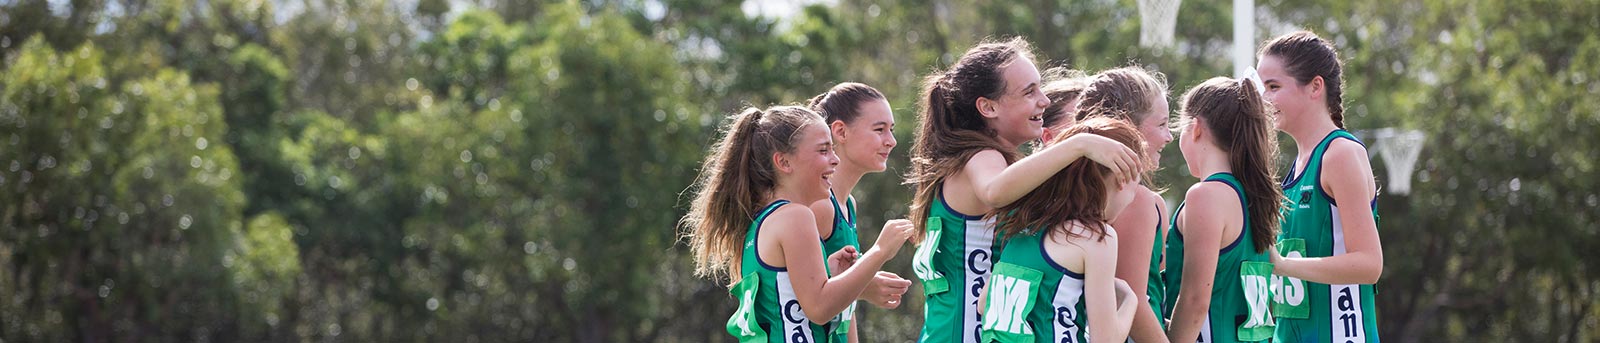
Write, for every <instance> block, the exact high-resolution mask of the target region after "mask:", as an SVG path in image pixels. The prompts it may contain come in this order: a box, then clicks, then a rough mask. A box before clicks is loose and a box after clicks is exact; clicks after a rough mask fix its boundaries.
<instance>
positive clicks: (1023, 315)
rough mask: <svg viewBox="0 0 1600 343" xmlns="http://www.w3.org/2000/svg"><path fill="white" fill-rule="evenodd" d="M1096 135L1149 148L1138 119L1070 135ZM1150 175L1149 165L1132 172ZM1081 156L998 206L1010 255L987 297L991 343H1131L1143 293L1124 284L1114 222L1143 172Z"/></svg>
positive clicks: (1080, 127)
mask: <svg viewBox="0 0 1600 343" xmlns="http://www.w3.org/2000/svg"><path fill="white" fill-rule="evenodd" d="M1080 134H1096V135H1100V136H1104V137H1109V138H1111V139H1114V140H1116V141H1118V142H1122V143H1123V144H1126V146H1128V147H1129V148H1132V149H1134V150H1135V151H1142V150H1143V148H1142V147H1141V145H1142V142H1140V138H1139V133H1138V132H1137V131H1135V130H1134V128H1133V126H1132V125H1128V124H1127V123H1125V122H1123V121H1120V120H1116V119H1111V118H1104V117H1096V118H1092V119H1088V120H1084V121H1082V122H1079V123H1077V124H1075V125H1072V126H1069V127H1067V128H1065V129H1064V130H1063V131H1061V136H1059V137H1058V138H1060V139H1057V140H1055V142H1060V141H1063V140H1065V139H1069V138H1070V137H1072V136H1074V135H1080ZM1131 173H1132V174H1141V173H1142V171H1141V170H1138V169H1136V170H1134V171H1131ZM1119 179H1127V178H1118V177H1117V175H1114V174H1113V173H1111V172H1110V170H1109V169H1107V168H1105V167H1102V166H1099V165H1095V164H1093V163H1091V162H1089V161H1079V162H1074V163H1072V164H1071V165H1068V166H1067V167H1066V168H1065V169H1062V170H1061V171H1060V172H1057V173H1056V174H1055V175H1054V176H1052V177H1051V178H1050V179H1049V180H1048V181H1045V183H1044V184H1042V185H1039V187H1038V188H1036V189H1034V190H1033V191H1032V192H1030V193H1028V194H1027V195H1025V196H1023V197H1022V198H1021V199H1018V200H1017V201H1015V202H1012V203H1011V204H1009V205H1006V206H1003V207H1001V208H999V209H998V210H997V211H996V212H997V213H1000V214H999V215H997V217H998V218H997V220H998V221H999V222H1000V223H1001V224H999V225H1000V228H999V232H1000V234H1001V235H1002V237H1003V241H1004V242H1005V243H1004V247H1005V249H1004V251H1002V252H1001V253H1000V258H999V263H997V264H996V265H995V271H994V276H993V277H992V279H991V280H992V283H991V285H990V287H988V290H987V291H986V292H985V297H984V300H983V302H984V304H983V306H984V317H983V318H984V326H983V341H984V342H1090V341H1093V342H1122V341H1124V340H1126V339H1127V337H1128V326H1129V324H1130V322H1132V321H1133V315H1134V311H1135V309H1137V307H1136V305H1135V304H1137V303H1139V302H1140V301H1139V299H1137V298H1135V297H1134V296H1133V295H1132V291H1131V290H1129V289H1128V284H1127V283H1126V282H1123V281H1122V280H1118V279H1117V278H1116V277H1115V275H1114V273H1115V272H1116V269H1117V263H1118V261H1117V259H1118V258H1117V232H1116V231H1115V230H1113V229H1112V228H1111V227H1110V225H1109V223H1108V222H1109V221H1110V220H1111V219H1112V218H1115V217H1116V216H1117V215H1118V212H1120V211H1122V210H1123V208H1124V207H1126V206H1127V205H1128V203H1129V202H1132V201H1133V198H1134V197H1136V196H1137V195H1138V193H1139V189H1140V188H1139V187H1138V182H1137V181H1136V180H1137V178H1134V179H1131V180H1130V181H1127V182H1120V183H1119V182H1118V180H1119Z"/></svg>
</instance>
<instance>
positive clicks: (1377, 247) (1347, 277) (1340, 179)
mask: <svg viewBox="0 0 1600 343" xmlns="http://www.w3.org/2000/svg"><path fill="white" fill-rule="evenodd" d="M1374 182H1375V181H1373V179H1372V165H1370V164H1368V163H1367V151H1366V150H1364V149H1362V147H1361V145H1360V144H1356V143H1355V142H1348V141H1337V140H1336V141H1334V142H1333V143H1332V144H1330V145H1329V147H1328V152H1327V154H1326V155H1324V157H1323V162H1322V183H1323V185H1322V186H1323V189H1325V190H1327V191H1328V195H1329V196H1331V197H1333V200H1334V202H1335V203H1336V204H1338V206H1337V207H1338V208H1339V213H1336V214H1334V215H1337V216H1339V222H1340V223H1342V224H1343V226H1344V228H1343V229H1344V239H1345V241H1344V242H1345V252H1344V253H1343V254H1337V255H1334V256H1330V257H1311V258H1281V259H1274V262H1273V265H1274V266H1273V273H1274V274H1278V275H1283V276H1288V277H1292V278H1297V279H1301V280H1306V281H1311V282H1318V283H1325V284H1352V283H1355V284H1373V283H1377V282H1378V276H1380V275H1383V243H1382V242H1380V241H1379V239H1378V223H1377V221H1376V220H1375V219H1374V218H1373V216H1372V199H1373V197H1374V196H1375V194H1374V193H1376V190H1377V186H1376V184H1375V183H1374Z"/></svg>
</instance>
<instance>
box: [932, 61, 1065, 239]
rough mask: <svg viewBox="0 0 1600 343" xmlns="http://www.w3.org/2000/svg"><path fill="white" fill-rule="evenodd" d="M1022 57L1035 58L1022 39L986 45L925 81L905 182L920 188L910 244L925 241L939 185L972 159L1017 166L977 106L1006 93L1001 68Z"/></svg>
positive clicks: (1013, 155)
mask: <svg viewBox="0 0 1600 343" xmlns="http://www.w3.org/2000/svg"><path fill="white" fill-rule="evenodd" d="M1018 58H1026V59H1029V60H1032V59H1033V46H1032V45H1031V44H1028V41H1026V40H1023V39H1022V38H1021V37H1016V38H1012V39H1009V40H1006V41H1004V42H992V41H990V42H984V43H981V44H978V46H975V47H973V48H972V49H969V50H967V52H966V53H964V54H962V55H961V59H959V60H956V63H955V65H952V66H950V69H949V70H946V71H942V72H940V71H935V72H934V73H933V74H932V75H928V77H927V78H926V79H924V81H923V84H924V85H923V91H922V101H921V103H920V104H919V105H920V106H919V107H918V108H917V134H916V139H915V140H914V141H913V143H912V144H911V169H910V170H909V171H907V172H906V180H905V183H906V184H909V185H914V186H915V187H916V193H914V194H913V195H912V198H911V213H910V217H911V218H910V219H911V223H912V224H913V225H916V226H917V230H916V233H914V234H913V236H912V238H911V241H912V242H921V241H922V235H923V233H924V232H925V230H926V229H927V227H926V225H927V220H928V213H929V212H928V211H929V210H930V207H929V206H931V205H933V202H934V199H935V198H937V197H938V196H939V194H938V193H939V189H940V185H941V184H942V183H943V182H944V180H945V178H946V177H949V176H950V175H952V174H955V173H956V172H957V171H960V170H961V168H962V166H964V165H965V164H966V162H967V160H968V159H971V158H972V156H973V155H976V154H977V153H978V152H981V151H983V150H986V149H994V150H996V151H999V152H1000V154H1001V155H1003V156H1005V159H1006V163H1011V162H1012V161H1016V159H1017V155H1018V153H1017V152H1016V151H1015V150H1016V149H1015V148H1014V147H1009V146H1006V145H1005V144H1002V143H1001V142H1000V139H999V138H998V137H997V135H998V134H999V133H998V131H996V130H995V129H994V128H991V127H989V124H988V123H987V122H985V121H984V120H983V115H982V114H981V113H979V112H978V106H977V101H978V98H979V97H984V98H991V99H993V98H998V97H999V96H1000V95H1001V94H1004V93H1005V90H1006V87H1007V85H1006V83H1005V76H1004V75H1003V73H1002V72H1001V69H1002V68H1005V67H1006V66H1009V65H1010V64H1011V63H1013V62H1015V61H1016V60H1017V59H1018Z"/></svg>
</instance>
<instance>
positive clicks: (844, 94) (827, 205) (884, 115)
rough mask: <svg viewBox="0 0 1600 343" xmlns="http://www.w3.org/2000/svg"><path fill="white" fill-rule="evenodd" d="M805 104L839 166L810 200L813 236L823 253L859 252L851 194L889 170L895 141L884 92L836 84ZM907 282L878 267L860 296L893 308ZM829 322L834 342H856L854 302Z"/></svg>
mask: <svg viewBox="0 0 1600 343" xmlns="http://www.w3.org/2000/svg"><path fill="white" fill-rule="evenodd" d="M807 106H808V107H810V108H811V110H813V111H816V112H817V113H818V114H821V115H822V121H823V122H824V123H827V125H828V127H827V128H828V132H829V133H830V134H831V135H832V136H833V144H834V151H837V152H838V155H839V167H838V168H837V169H836V171H835V172H834V173H833V177H831V178H829V183H830V184H831V185H830V186H829V191H828V197H827V198H826V199H822V200H820V201H817V202H815V203H812V204H811V212H812V213H814V214H815V215H816V217H817V234H818V236H819V237H821V238H822V252H823V253H824V254H833V253H834V252H837V251H857V250H859V249H861V243H860V242H859V239H858V238H857V237H858V236H857V232H856V224H857V223H856V203H857V197H856V196H855V195H853V194H851V193H852V191H854V190H855V187H856V184H857V183H859V182H860V181H861V177H862V176H864V175H866V174H869V173H877V172H882V171H884V170H885V169H888V167H889V165H888V162H889V152H890V151H893V150H894V147H895V145H897V142H896V141H895V139H894V112H892V111H891V110H890V108H889V100H888V99H886V98H885V97H884V96H883V93H880V92H878V90H877V89H874V88H872V86H868V85H865V84H860V83H855V82H845V83H840V84H838V85H835V86H833V88H831V89H829V90H828V91H827V92H824V93H822V94H818V95H817V96H815V97H812V98H811V101H810V103H809V104H808V105H807ZM898 222H904V221H898ZM890 223H891V224H892V223H896V221H891V222H890ZM910 286H911V281H908V280H906V279H904V278H901V277H900V276H899V275H896V274H895V273H890V272H886V271H879V272H878V274H877V275H876V276H875V277H873V279H872V281H871V282H869V283H868V286H867V290H866V291H865V292H862V293H861V300H866V301H867V303H870V304H872V305H874V306H877V307H879V308H885V309H893V308H897V307H900V304H901V301H900V297H901V296H902V295H904V294H905V293H906V289H907V288H908V287H910ZM833 322H834V323H835V325H836V326H837V327H836V329H835V330H834V332H835V338H836V339H837V341H838V342H846V341H848V342H858V341H860V339H859V335H858V334H857V330H856V327H858V326H859V325H857V322H856V321H855V303H854V302H851V305H850V307H849V308H848V309H845V311H844V313H840V314H839V316H838V317H835V318H834V321H833Z"/></svg>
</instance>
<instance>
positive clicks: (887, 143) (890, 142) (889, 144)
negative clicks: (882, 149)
mask: <svg viewBox="0 0 1600 343" xmlns="http://www.w3.org/2000/svg"><path fill="white" fill-rule="evenodd" d="M888 136H889V139H888V140H886V141H884V142H883V145H884V146H887V147H890V148H894V147H895V146H897V145H900V141H898V140H895V139H894V132H893V131H890V132H889V135H888Z"/></svg>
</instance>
